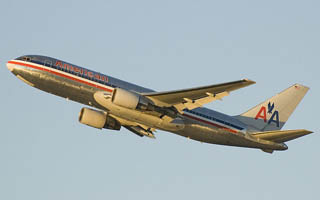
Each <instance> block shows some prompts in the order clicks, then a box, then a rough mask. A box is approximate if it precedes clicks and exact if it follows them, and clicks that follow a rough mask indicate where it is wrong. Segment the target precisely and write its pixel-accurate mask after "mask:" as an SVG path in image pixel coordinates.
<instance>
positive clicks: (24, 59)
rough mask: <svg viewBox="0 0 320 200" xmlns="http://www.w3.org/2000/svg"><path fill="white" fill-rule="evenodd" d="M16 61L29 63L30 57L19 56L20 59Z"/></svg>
mask: <svg viewBox="0 0 320 200" xmlns="http://www.w3.org/2000/svg"><path fill="white" fill-rule="evenodd" d="M17 60H23V61H31V57H29V56H21V57H19V58H17Z"/></svg>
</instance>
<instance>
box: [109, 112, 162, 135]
mask: <svg viewBox="0 0 320 200" xmlns="http://www.w3.org/2000/svg"><path fill="white" fill-rule="evenodd" d="M112 117H113V118H115V119H117V120H118V121H119V122H120V124H121V126H123V127H125V128H126V129H128V130H129V131H131V132H133V133H134V134H136V135H138V136H140V137H143V136H146V137H149V138H153V139H155V138H156V137H155V136H154V132H156V129H154V128H150V127H148V126H146V125H143V124H139V123H137V122H133V121H129V120H126V119H123V118H120V117H117V116H114V115H112Z"/></svg>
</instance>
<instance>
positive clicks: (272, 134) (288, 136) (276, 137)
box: [252, 129, 312, 143]
mask: <svg viewBox="0 0 320 200" xmlns="http://www.w3.org/2000/svg"><path fill="white" fill-rule="evenodd" d="M311 133H312V131H308V130H305V129H298V130H283V131H265V132H257V133H254V134H252V136H253V137H255V138H258V139H263V140H269V141H273V142H277V143H282V142H287V141H290V140H293V139H296V138H299V137H302V136H305V135H308V134H311Z"/></svg>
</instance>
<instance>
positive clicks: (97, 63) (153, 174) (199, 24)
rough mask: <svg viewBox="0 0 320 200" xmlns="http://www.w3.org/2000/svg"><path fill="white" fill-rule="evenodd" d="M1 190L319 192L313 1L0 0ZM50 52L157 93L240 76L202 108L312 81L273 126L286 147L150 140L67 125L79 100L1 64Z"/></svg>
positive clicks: (4, 194)
mask: <svg viewBox="0 0 320 200" xmlns="http://www.w3.org/2000/svg"><path fill="white" fill-rule="evenodd" d="M0 7H1V12H0V24H1V33H0V34H1V35H0V36H1V37H0V44H1V46H0V65H1V67H0V83H1V84H0V90H1V92H2V95H1V96H2V98H1V102H2V104H1V112H0V123H1V127H2V128H1V130H0V199H6V200H15V199H25V200H26V199H30V200H38V199H39V200H40V199H41V200H42V199H47V200H51V199H52V200H56V199H59V200H70V199H78V200H84V199H90V200H96V199H97V200H98V199H141V200H143V199H155V200H157V199H164V198H166V199H168V198H169V199H213V198H215V199H246V200H251V199H292V200H295V199H299V200H300V199H319V198H320V195H319V191H318V190H319V185H320V183H319V180H320V172H319V168H320V160H319V152H320V151H319V144H320V136H319V117H318V116H317V114H318V113H319V100H320V94H319V89H320V86H319V85H320V81H319V72H320V70H319V66H320V39H319V35H320V20H319V19H320V12H319V10H320V3H319V1H311V0H305V1H295V0H287V1H285V0H284V1H281V0H280V1H279V0H277V1H275V0H270V1H256V0H252V1H248V0H242V1H238V0H234V1H231V0H230V1H228V0H226V1H212V0H211V1H202V0H198V1H190V0H183V1H174V0H170V1H167V0H161V1H150V0H145V1H142V0H135V1H121V0H117V1H110V0H107V1H93V0H92V1H87V2H83V1H76V0H74V1H62V0H61V1H60V0H55V1H44V0H39V1H34V0H29V1H15V0H1V2H0ZM26 54H40V55H47V56H51V57H55V58H58V59H62V60H65V61H68V62H70V63H73V64H76V65H80V66H83V67H86V68H89V69H92V70H94V71H99V72H102V73H105V74H108V75H111V76H114V77H117V78H120V79H123V80H127V81H129V82H133V83H136V84H139V85H142V86H145V87H148V88H152V89H155V90H157V91H163V90H173V89H182V88H190V87H195V86H202V85H208V84H215V83H222V82H228V81H233V80H239V79H242V78H249V79H252V80H254V81H256V82H257V84H255V85H253V86H250V87H247V88H244V89H241V90H238V91H236V92H233V93H232V94H231V95H230V96H228V97H225V98H224V99H223V101H217V102H213V103H210V104H208V105H207V107H209V108H211V109H215V110H218V111H220V112H224V113H227V114H230V115H236V114H240V113H242V112H244V111H246V110H248V109H249V108H251V107H253V106H255V105H256V104H258V103H260V102H262V101H264V100H265V99H267V98H269V97H271V96H273V95H274V94H276V93H278V92H280V91H282V90H283V89H285V88H287V87H289V86H291V85H292V84H294V83H301V84H304V85H307V86H309V87H310V88H311V90H310V91H309V93H308V94H307V95H306V97H305V98H304V100H303V101H302V103H301V104H300V106H299V107H298V108H297V109H296V111H295V112H294V113H293V115H292V116H291V118H290V119H289V121H288V122H287V124H286V125H285V127H284V129H300V128H305V129H309V130H312V131H314V132H315V133H313V134H311V135H309V136H306V137H303V138H300V139H297V140H294V141H291V142H288V146H289V150H288V151H284V152H275V153H274V154H271V155H270V154H266V153H264V152H262V151H260V150H256V149H246V148H237V147H227V146H218V145H212V144H202V143H200V142H197V141H193V140H188V139H186V138H184V137H180V136H177V135H174V134H171V133H168V132H163V131H158V132H157V133H156V137H157V139H156V140H152V139H148V138H145V137H144V138H140V137H137V136H136V135H134V134H132V133H130V132H128V131H127V130H124V129H122V130H121V131H120V132H117V131H110V130H98V129H94V128H90V127H88V126H85V125H82V124H80V123H79V122H78V113H79V111H80V109H81V108H82V107H83V105H80V104H78V103H75V102H72V101H67V100H66V99H62V98H60V97H57V96H53V95H50V94H47V93H45V92H42V91H40V90H37V89H35V88H32V87H30V86H29V85H27V84H25V83H23V82H22V81H20V80H18V79H17V78H16V77H15V76H13V75H12V74H11V73H10V72H9V71H8V69H7V68H6V65H5V64H6V62H7V61H8V60H11V59H14V58H16V57H19V56H21V55H26Z"/></svg>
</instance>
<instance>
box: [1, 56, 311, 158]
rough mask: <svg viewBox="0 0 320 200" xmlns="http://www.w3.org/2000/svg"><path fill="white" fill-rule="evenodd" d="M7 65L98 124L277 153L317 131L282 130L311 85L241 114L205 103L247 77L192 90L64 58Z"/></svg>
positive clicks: (28, 58)
mask: <svg viewBox="0 0 320 200" xmlns="http://www.w3.org/2000/svg"><path fill="white" fill-rule="evenodd" d="M7 67H8V69H9V70H10V71H11V72H12V73H13V74H14V75H16V76H17V77H18V78H19V79H20V80H22V81H24V82H25V83H27V84H29V85H30V86H32V87H35V88H38V89H40V90H43V91H46V92H48V93H51V94H54V95H58V96H60V97H63V98H67V99H70V100H73V101H76V102H79V103H82V104H85V105H87V106H90V107H94V108H95V109H92V108H88V107H85V108H82V109H81V111H80V113H79V121H80V123H82V124H85V125H88V126H91V127H94V128H98V129H111V130H120V128H121V127H124V128H126V129H128V130H129V131H131V132H133V133H135V134H136V135H138V136H141V137H142V136H146V137H150V138H155V136H154V132H155V131H156V130H157V129H159V130H163V131H169V132H172V133H175V134H177V135H180V136H184V137H187V138H190V139H193V140H197V141H200V142H205V143H211V144H220V145H229V146H238V147H248V148H257V149H261V150H263V151H264V152H267V153H272V152H273V151H275V150H286V149H288V147H287V145H286V144H285V142H287V141H290V140H293V139H296V138H298V137H301V136H304V135H307V134H310V133H312V132H311V131H308V130H304V129H299V130H281V129H282V127H283V126H284V124H285V123H286V121H287V120H288V118H289V117H290V115H291V114H292V112H293V111H294V109H295V108H296V107H297V105H298V104H299V102H300V101H301V100H302V98H303V97H304V95H305V94H306V93H307V91H308V90H309V88H308V87H306V86H303V85H301V84H294V85H293V86H291V87H289V88H288V89H286V90H284V91H282V92H281V93H279V94H277V95H276V96H274V97H272V98H270V99H268V100H266V101H265V102H263V103H261V104H259V105H257V106H255V107H253V108H252V109H250V110H248V111H247V112H244V113H242V114H240V115H237V116H228V115H226V114H222V113H220V112H217V111H214V110H210V109H208V108H204V107H202V106H203V105H204V104H207V103H209V102H212V101H215V100H218V99H221V98H223V97H225V96H227V95H229V93H230V92H232V91H234V90H237V89H240V88H243V87H246V86H249V85H251V84H254V83H255V82H254V81H251V80H248V79H243V80H239V81H233V82H227V83H222V84H215V85H208V86H204V87H195V88H191V89H183V90H174V91H166V92H156V91H153V90H151V89H147V88H144V87H140V86H138V85H135V84H131V83H128V82H125V81H122V80H119V79H116V78H113V77H111V76H109V75H104V74H102V73H98V72H95V71H92V70H89V69H86V68H83V67H79V66H77V65H74V64H70V63H67V62H65V61H62V60H59V59H54V58H50V57H46V56H39V55H26V56H21V57H18V58H16V59H14V60H10V61H8V63H7Z"/></svg>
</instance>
